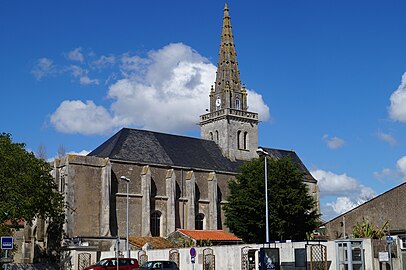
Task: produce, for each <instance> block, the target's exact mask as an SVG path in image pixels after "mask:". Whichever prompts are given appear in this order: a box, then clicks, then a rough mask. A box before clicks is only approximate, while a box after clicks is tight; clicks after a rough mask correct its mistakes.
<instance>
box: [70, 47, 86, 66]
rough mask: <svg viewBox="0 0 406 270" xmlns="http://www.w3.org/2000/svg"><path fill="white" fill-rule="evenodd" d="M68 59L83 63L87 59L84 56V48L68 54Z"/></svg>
mask: <svg viewBox="0 0 406 270" xmlns="http://www.w3.org/2000/svg"><path fill="white" fill-rule="evenodd" d="M68 59H69V60H72V61H77V62H80V63H83V61H84V60H85V57H84V56H83V54H82V48H76V49H74V50H72V51H70V52H69V53H68Z"/></svg>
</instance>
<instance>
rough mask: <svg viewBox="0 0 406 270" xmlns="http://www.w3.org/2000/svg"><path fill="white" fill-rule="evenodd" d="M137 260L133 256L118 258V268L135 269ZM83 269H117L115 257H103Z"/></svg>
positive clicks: (123, 269) (120, 269) (137, 265)
mask: <svg viewBox="0 0 406 270" xmlns="http://www.w3.org/2000/svg"><path fill="white" fill-rule="evenodd" d="M138 267H139V264H138V260H137V259H134V258H118V269H119V270H135V269H138ZM85 270H117V258H105V259H103V260H101V261H99V262H97V263H95V264H93V265H90V266H88V267H86V268H85Z"/></svg>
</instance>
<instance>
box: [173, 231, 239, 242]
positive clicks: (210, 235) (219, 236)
mask: <svg viewBox="0 0 406 270" xmlns="http://www.w3.org/2000/svg"><path fill="white" fill-rule="evenodd" d="M178 231H179V232H181V233H183V234H185V235H187V236H189V237H190V238H193V239H194V240H211V241H241V239H240V238H238V237H237V236H235V235H233V234H231V233H227V232H225V231H223V230H205V231H203V230H183V229H178Z"/></svg>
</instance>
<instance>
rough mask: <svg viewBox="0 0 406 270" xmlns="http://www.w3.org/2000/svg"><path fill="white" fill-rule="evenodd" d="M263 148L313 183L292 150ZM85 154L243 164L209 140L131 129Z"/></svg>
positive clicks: (232, 167)
mask: <svg viewBox="0 0 406 270" xmlns="http://www.w3.org/2000/svg"><path fill="white" fill-rule="evenodd" d="M262 148H263V149H264V150H265V151H267V152H268V153H269V155H270V156H271V157H273V158H277V159H279V158H282V157H285V156H289V157H291V159H292V161H294V162H295V163H296V164H297V165H298V167H299V169H301V170H303V171H304V172H305V178H306V180H307V181H310V182H313V181H314V182H316V180H315V179H314V178H313V177H312V176H311V174H310V173H309V171H308V170H307V169H306V167H305V166H304V164H303V163H302V161H301V160H300V159H299V157H298V156H297V155H296V153H295V152H294V151H287V150H280V149H274V148H267V147H262ZM88 156H97V157H103V158H106V157H108V158H110V159H115V160H122V161H132V162H137V163H141V164H157V165H164V166H178V167H186V168H198V169H207V170H213V171H223V172H233V173H237V172H238V168H239V167H240V166H241V165H242V164H243V161H239V160H237V161H231V160H229V159H227V158H226V157H224V156H223V154H222V153H221V149H220V148H219V147H218V145H217V144H216V143H215V142H214V141H211V140H204V139H198V138H192V137H186V136H179V135H172V134H166V133H159V132H153V131H147V130H140V129H130V128H123V129H121V130H120V131H119V132H117V133H116V134H115V135H113V136H112V137H111V138H110V139H108V140H107V141H105V142H104V143H103V144H101V145H100V146H99V147H97V148H96V149H95V150H93V151H92V152H90V153H89V154H88Z"/></svg>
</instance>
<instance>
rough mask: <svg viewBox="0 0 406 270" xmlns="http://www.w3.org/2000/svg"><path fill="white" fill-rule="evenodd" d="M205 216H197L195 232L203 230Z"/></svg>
mask: <svg viewBox="0 0 406 270" xmlns="http://www.w3.org/2000/svg"><path fill="white" fill-rule="evenodd" d="M203 220H204V215H203V214H197V215H196V219H195V230H203Z"/></svg>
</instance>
